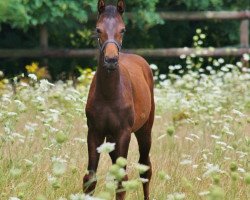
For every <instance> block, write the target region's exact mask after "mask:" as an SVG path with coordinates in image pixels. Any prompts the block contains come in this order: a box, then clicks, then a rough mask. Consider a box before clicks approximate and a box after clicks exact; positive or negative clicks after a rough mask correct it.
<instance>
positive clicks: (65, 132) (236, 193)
mask: <svg viewBox="0 0 250 200" xmlns="http://www.w3.org/2000/svg"><path fill="white" fill-rule="evenodd" d="M229 69H230V68H229ZM230 70H232V71H231V72H228V73H224V72H220V73H217V74H215V75H209V76H207V75H204V76H202V77H200V76H199V75H198V73H191V72H190V73H188V74H187V75H185V76H184V77H182V78H180V77H173V76H172V79H171V81H170V80H162V81H161V82H160V83H159V84H158V85H157V87H156V89H155V99H156V105H157V111H156V117H155V124H154V128H153V133H152V135H153V145H152V150H151V160H152V165H153V177H152V182H151V198H150V199H157V200H163V199H164V200H165V199H168V200H170V199H183V198H184V199H190V200H196V199H197V200H200V199H210V200H217V199H218V200H222V199H224V200H235V199H239V200H247V199H249V198H250V193H249V191H250V190H249V187H250V186H249V178H250V177H249V176H250V175H249V150H250V141H249V136H250V75H249V74H247V73H241V72H240V71H239V70H238V68H237V67H235V66H234V67H233V69H230ZM222 73H223V74H222ZM33 85H34V86H29V85H25V84H20V83H18V84H17V93H16V94H13V92H12V89H11V87H10V86H8V85H7V86H6V88H5V89H2V90H1V91H0V107H1V108H0V199H1V200H9V199H10V197H18V198H19V199H23V200H33V199H38V200H44V199H48V200H57V199H60V200H64V199H77V198H76V197H73V196H71V197H70V195H72V194H78V193H82V177H83V175H84V174H85V172H86V165H87V144H86V136H87V126H86V118H85V114H84V106H85V103H86V96H87V91H88V87H84V86H78V88H77V89H74V88H73V87H72V85H71V84H70V83H57V84H55V85H49V84H48V83H47V82H45V81H43V82H41V83H39V82H36V83H34V84H33ZM138 158H139V155H138V146H137V143H136V140H135V137H134V136H133V137H132V141H131V143H130V148H129V155H128V169H127V173H128V176H129V179H130V180H132V179H138V178H139V175H138V170H137V169H136V164H137V161H138ZM110 166H111V161H110V159H109V157H108V156H107V155H106V154H103V155H102V156H101V159H100V164H99V168H98V186H97V189H96V193H95V196H98V195H99V194H100V193H101V192H104V191H106V182H105V179H106V176H107V173H108V170H109V168H110ZM112 195H113V194H112ZM174 196H175V197H174ZM78 199H81V198H78ZM126 199H133V200H135V199H136V200H137V199H143V198H142V188H141V187H139V188H138V189H135V190H132V191H128V192H127V198H126Z"/></svg>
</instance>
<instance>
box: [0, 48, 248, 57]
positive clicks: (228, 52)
mask: <svg viewBox="0 0 250 200" xmlns="http://www.w3.org/2000/svg"><path fill="white" fill-rule="evenodd" d="M123 52H126V53H135V54H138V55H142V56H145V57H176V56H178V57H179V56H181V55H186V56H189V55H191V56H192V55H197V56H202V57H211V56H212V57H217V56H241V55H243V54H250V48H201V49H194V48H170V49H125V50H123ZM97 53H98V50H94V49H47V50H41V49H33V50H30V49H19V50H2V49H0V58H43V57H44V58H73V57H75V58H87V57H94V56H96V55H97Z"/></svg>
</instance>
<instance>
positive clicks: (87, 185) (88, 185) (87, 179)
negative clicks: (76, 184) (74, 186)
mask: <svg viewBox="0 0 250 200" xmlns="http://www.w3.org/2000/svg"><path fill="white" fill-rule="evenodd" d="M96 183H97V180H96V177H95V176H94V175H90V174H86V175H85V176H84V178H83V187H82V188H83V192H84V193H86V194H91V193H93V191H94V190H95V187H96Z"/></svg>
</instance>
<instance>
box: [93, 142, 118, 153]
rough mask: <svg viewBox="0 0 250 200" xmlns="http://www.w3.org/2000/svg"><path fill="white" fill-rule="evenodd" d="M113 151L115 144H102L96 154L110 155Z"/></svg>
mask: <svg viewBox="0 0 250 200" xmlns="http://www.w3.org/2000/svg"><path fill="white" fill-rule="evenodd" d="M114 150H115V143H110V142H107V143H103V144H102V145H101V146H100V147H98V148H97V152H98V153H110V152H111V151H114Z"/></svg>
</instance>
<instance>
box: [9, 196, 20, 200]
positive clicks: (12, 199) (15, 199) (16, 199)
mask: <svg viewBox="0 0 250 200" xmlns="http://www.w3.org/2000/svg"><path fill="white" fill-rule="evenodd" d="M9 200H21V199H19V198H17V197H10V198H9Z"/></svg>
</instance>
